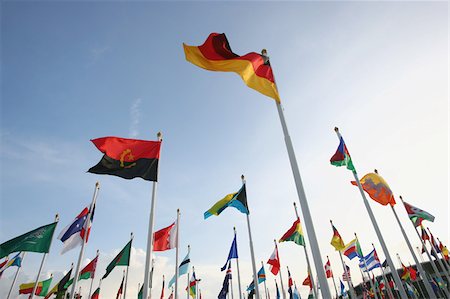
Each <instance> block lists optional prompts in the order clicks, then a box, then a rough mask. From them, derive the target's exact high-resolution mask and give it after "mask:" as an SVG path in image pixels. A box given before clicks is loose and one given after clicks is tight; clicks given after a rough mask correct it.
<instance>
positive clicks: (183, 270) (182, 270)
mask: <svg viewBox="0 0 450 299" xmlns="http://www.w3.org/2000/svg"><path fill="white" fill-rule="evenodd" d="M190 262H191V259H190V258H189V252H188V253H187V254H186V256H185V257H184V259H183V261H182V262H181V263H180V266H179V267H178V277H180V276H181V275H184V274H186V273H187V272H188V270H189V263H190ZM174 283H175V274H174V275H173V277H172V279H171V280H170V281H169V284H168V287H169V288H170V287H171V286H172V285H173V284H174Z"/></svg>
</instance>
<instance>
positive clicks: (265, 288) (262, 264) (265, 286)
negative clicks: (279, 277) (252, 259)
mask: <svg viewBox="0 0 450 299" xmlns="http://www.w3.org/2000/svg"><path fill="white" fill-rule="evenodd" d="M261 268H264V262H263V261H261ZM265 272H266V271H264V273H265ZM264 293H265V294H266V299H268V297H267V285H266V279H265V278H264Z"/></svg>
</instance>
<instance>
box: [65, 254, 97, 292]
mask: <svg viewBox="0 0 450 299" xmlns="http://www.w3.org/2000/svg"><path fill="white" fill-rule="evenodd" d="M97 260H98V256H96V257H95V258H94V259H93V260H92V261H90V262H89V264H87V265H86V266H85V267H84V268H83V270H81V271H80V275H79V276H78V280H82V279H91V278H92V279H94V275H95V269H96V267H97ZM72 283H73V278H71V279H70V280H69V281H68V282H67V286H70V285H71V284H72Z"/></svg>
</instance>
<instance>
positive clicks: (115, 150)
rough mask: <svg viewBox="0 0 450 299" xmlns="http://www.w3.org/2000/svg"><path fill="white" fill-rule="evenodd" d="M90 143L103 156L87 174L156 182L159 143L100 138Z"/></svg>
mask: <svg viewBox="0 0 450 299" xmlns="http://www.w3.org/2000/svg"><path fill="white" fill-rule="evenodd" d="M91 141H92V143H94V145H95V146H96V147H97V149H98V150H99V151H101V152H102V153H103V154H104V155H103V157H102V159H101V160H100V162H99V163H98V164H97V165H95V166H94V167H91V168H90V169H89V170H88V172H90V173H96V174H110V175H115V176H118V177H121V178H124V179H133V178H137V177H140V178H143V179H144V180H147V181H154V182H156V181H157V180H158V161H159V154H160V150H161V141H148V140H138V139H128V138H119V137H102V138H97V139H92V140H91Z"/></svg>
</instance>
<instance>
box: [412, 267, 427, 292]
mask: <svg viewBox="0 0 450 299" xmlns="http://www.w3.org/2000/svg"><path fill="white" fill-rule="evenodd" d="M409 268H412V266H411V263H409ZM413 270H414V269H413ZM411 285H412V286H414V284H413V283H412V282H411ZM417 286H418V287H419V292H420V295H422V297H423V298H426V297H425V295H424V294H425V293H424V292H423V290H422V287H421V286H420V283H419V282H417Z"/></svg>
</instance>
